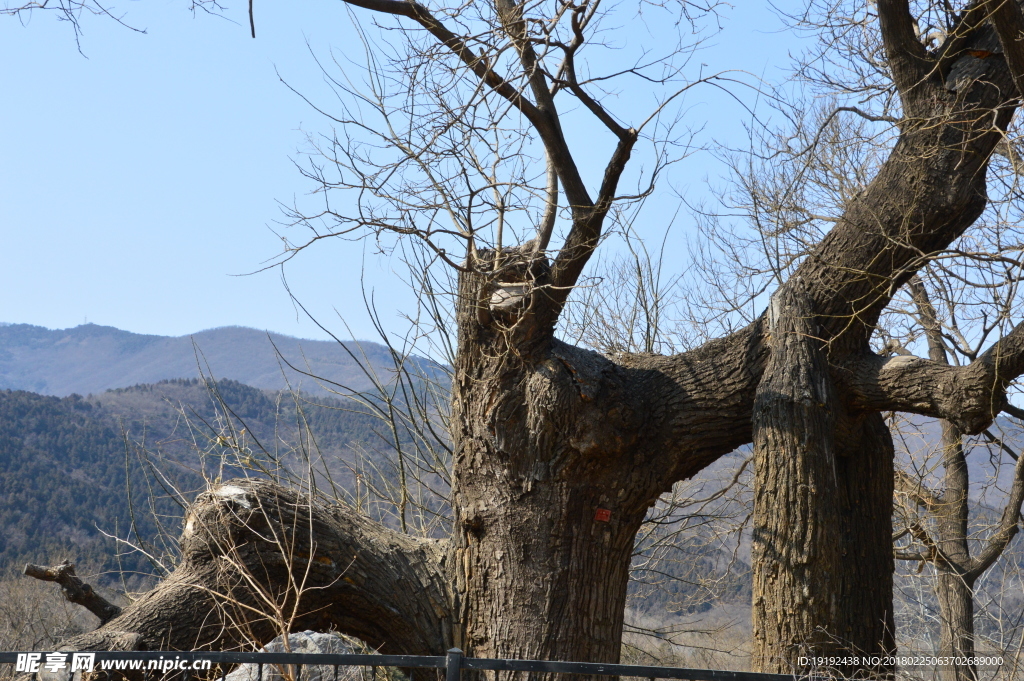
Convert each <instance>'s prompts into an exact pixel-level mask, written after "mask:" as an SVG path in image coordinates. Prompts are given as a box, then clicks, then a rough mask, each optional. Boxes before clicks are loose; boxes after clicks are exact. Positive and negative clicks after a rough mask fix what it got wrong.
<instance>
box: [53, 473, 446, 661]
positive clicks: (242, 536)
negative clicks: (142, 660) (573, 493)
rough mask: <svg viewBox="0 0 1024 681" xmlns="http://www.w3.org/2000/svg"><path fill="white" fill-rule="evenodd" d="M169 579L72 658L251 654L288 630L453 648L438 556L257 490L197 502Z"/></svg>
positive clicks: (82, 641)
mask: <svg viewBox="0 0 1024 681" xmlns="http://www.w3.org/2000/svg"><path fill="white" fill-rule="evenodd" d="M181 548H182V560H181V563H180V565H179V566H178V568H177V569H176V570H175V571H174V572H173V573H172V574H171V575H170V577H168V578H167V579H166V580H164V581H163V582H162V583H160V584H159V585H158V586H157V587H156V588H155V589H153V591H151V592H149V593H148V594H146V595H145V596H143V597H142V598H140V599H139V600H137V601H135V602H134V603H132V604H131V605H130V606H128V607H126V608H125V609H124V610H123V612H121V614H120V615H118V616H117V617H115V618H113V619H112V620H110V621H109V622H107V623H106V624H105V625H104V626H101V627H100V628H99V629H97V630H96V631H93V632H90V633H88V634H83V635H81V636H77V637H74V638H72V639H70V640H68V641H66V642H64V643H63V644H62V647H63V649H69V650H104V649H112V650H124V649H129V650H131V649H139V650H146V649H149V650H193V649H197V650H198V649H220V650H223V649H228V650H230V649H238V648H243V647H251V646H253V645H255V646H257V647H258V646H259V645H262V644H264V643H266V642H267V641H269V640H271V639H272V638H274V637H275V636H277V635H279V634H280V633H282V630H296V629H297V628H309V629H317V630H321V631H327V630H329V629H336V630H338V631H341V632H344V633H347V634H350V635H353V636H357V637H359V638H361V639H363V640H364V641H366V642H367V643H369V644H370V645H372V646H374V647H378V648H379V649H380V650H381V651H382V652H384V651H393V652H395V653H401V654H417V655H424V654H431V655H436V654H440V653H442V652H443V651H444V650H445V649H446V648H447V647H450V646H451V645H452V644H453V641H454V638H453V628H452V617H451V609H450V596H449V593H448V587H447V582H446V576H445V574H444V569H443V562H444V556H443V553H442V551H441V547H440V546H439V545H438V544H437V543H436V542H432V541H424V540H417V539H414V538H411V537H409V536H406V535H403V534H399V533H397V532H394V531H392V530H389V529H387V528H385V527H383V526H381V525H379V524H378V523H375V522H373V521H371V520H369V519H367V518H365V517H363V516H361V515H359V514H357V513H356V512H355V511H354V510H352V509H350V508H347V507H341V506H327V505H324V504H322V503H321V502H319V501H317V500H315V499H311V498H309V496H308V495H305V494H302V493H297V492H295V491H292V490H288V489H284V488H282V487H279V486H277V485H275V484H274V483H271V482H269V481H266V480H248V479H241V480H234V481H231V482H227V483H225V484H223V485H218V486H217V487H215V488H213V489H211V490H210V491H208V492H206V493H204V494H202V495H200V496H199V498H198V499H196V501H195V503H194V504H192V506H191V507H190V508H189V510H188V513H187V515H186V523H185V529H184V531H183V533H182V537H181Z"/></svg>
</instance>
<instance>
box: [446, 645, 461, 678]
mask: <svg viewBox="0 0 1024 681" xmlns="http://www.w3.org/2000/svg"><path fill="white" fill-rule="evenodd" d="M445 670H446V671H445V680H444V681H459V679H460V678H461V676H462V650H460V649H459V648H452V649H451V650H449V651H448V656H447V659H446V660H445Z"/></svg>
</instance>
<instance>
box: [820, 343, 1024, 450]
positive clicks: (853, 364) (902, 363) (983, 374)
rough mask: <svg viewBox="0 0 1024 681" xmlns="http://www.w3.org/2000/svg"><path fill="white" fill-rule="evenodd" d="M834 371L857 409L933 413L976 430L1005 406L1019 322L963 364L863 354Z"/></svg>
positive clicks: (1020, 350)
mask: <svg viewBox="0 0 1024 681" xmlns="http://www.w3.org/2000/svg"><path fill="white" fill-rule="evenodd" d="M834 373H835V375H836V379H837V381H839V382H840V383H841V384H842V385H843V386H844V387H845V388H846V389H847V390H848V391H849V395H850V397H851V398H852V401H853V402H854V404H855V405H856V406H857V407H859V408H861V409H870V410H875V411H905V412H910V413H912V414H921V415H922V416H934V417H936V418H942V419H946V420H947V421H950V422H951V423H953V424H955V425H956V426H957V427H958V428H960V429H961V430H963V431H964V432H965V433H968V434H972V435H973V434H977V433H980V432H982V431H983V430H984V429H985V428H987V427H988V425H989V424H990V423H991V422H992V419H994V418H995V417H996V415H998V414H999V412H1000V411H1002V410H1003V409H1004V408H1005V406H1006V387H1007V386H1008V385H1009V384H1010V382H1011V381H1013V380H1014V379H1016V378H1017V377H1018V376H1020V375H1021V374H1024V323H1021V324H1018V325H1017V326H1016V327H1015V328H1014V329H1013V331H1011V332H1010V333H1009V334H1007V335H1006V336H1005V337H1004V338H1002V339H1001V340H1000V341H999V342H998V343H996V344H995V345H993V346H992V347H991V348H989V350H987V351H986V352H985V353H984V354H983V355H982V356H981V357H979V358H978V359H977V360H975V361H974V362H971V363H970V364H968V365H966V366H960V367H957V366H950V365H947V364H944V363H942V362H935V361H932V360H927V359H923V358H920V357H914V356H907V355H899V356H896V357H880V356H878V355H875V354H863V355H859V356H855V357H853V358H852V359H850V360H846V361H844V362H842V363H840V365H839V366H838V367H834Z"/></svg>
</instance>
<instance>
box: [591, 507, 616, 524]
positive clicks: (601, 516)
mask: <svg viewBox="0 0 1024 681" xmlns="http://www.w3.org/2000/svg"><path fill="white" fill-rule="evenodd" d="M611 519H612V512H611V511H609V510H608V509H607V508H599V509H597V510H596V511H594V520H595V521H597V522H599V523H606V522H608V521H609V520H611Z"/></svg>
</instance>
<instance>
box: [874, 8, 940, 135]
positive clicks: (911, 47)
mask: <svg viewBox="0 0 1024 681" xmlns="http://www.w3.org/2000/svg"><path fill="white" fill-rule="evenodd" d="M878 20H879V24H880V25H881V29H882V42H883V44H884V45H885V54H886V57H887V58H888V60H889V67H890V68H891V69H892V76H893V80H894V81H895V82H896V87H897V89H899V91H900V95H901V96H902V98H903V105H904V108H905V109H906V110H907V111H908V113H910V114H911V115H917V114H916V112H915V111H914V110H915V109H916V108H917V105H918V101H919V100H920V99H921V94H922V92H921V86H922V85H923V84H924V81H925V80H926V79H927V78H928V76H929V73H930V71H931V70H932V64H931V63H930V62H931V60H930V59H929V58H928V52H927V50H925V47H924V45H923V44H921V41H920V40H919V39H918V37H917V31H916V30H915V26H914V18H913V17H912V16H911V14H910V3H909V2H908V1H907V0H878Z"/></svg>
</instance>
